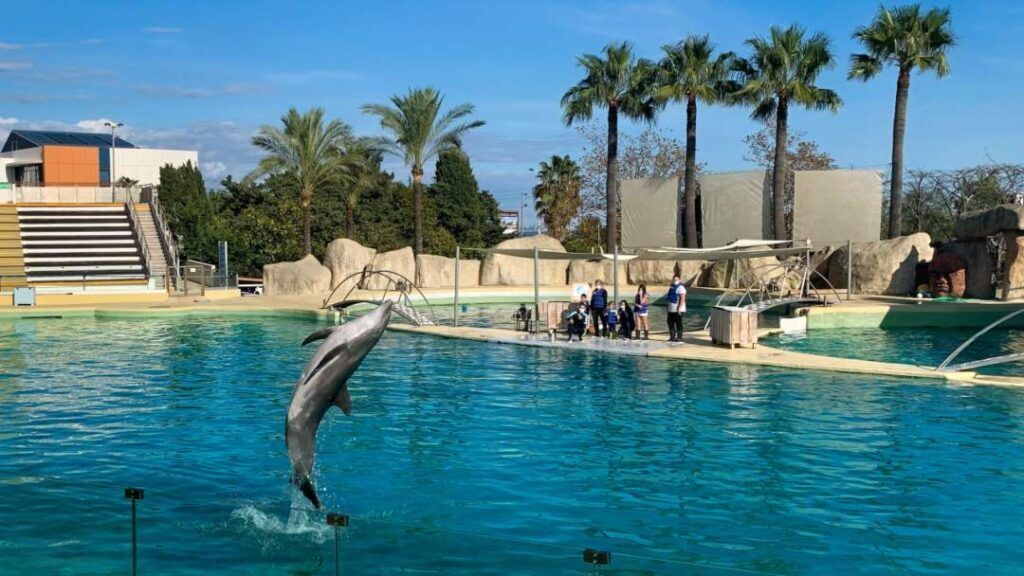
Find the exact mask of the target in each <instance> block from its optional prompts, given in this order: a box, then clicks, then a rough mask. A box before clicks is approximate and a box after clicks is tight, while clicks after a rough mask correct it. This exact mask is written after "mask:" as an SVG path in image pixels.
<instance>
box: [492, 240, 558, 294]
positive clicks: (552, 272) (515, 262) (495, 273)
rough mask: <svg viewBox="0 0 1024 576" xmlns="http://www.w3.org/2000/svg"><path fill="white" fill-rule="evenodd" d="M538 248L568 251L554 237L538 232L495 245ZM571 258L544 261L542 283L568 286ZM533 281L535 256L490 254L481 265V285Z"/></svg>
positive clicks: (502, 284) (510, 284)
mask: <svg viewBox="0 0 1024 576" xmlns="http://www.w3.org/2000/svg"><path fill="white" fill-rule="evenodd" d="M534 247H536V248H539V249H541V250H548V251H552V252H565V247H564V246H562V243H561V242H559V241H558V240H555V239H554V238H552V237H551V236H546V235H543V234H541V235H538V236H528V237H526V238H513V239H511V240H505V241H504V242H501V243H500V244H498V245H497V246H495V248H504V249H520V250H521V249H527V250H532V249H533V248H534ZM568 267H569V261H568V260H541V261H540V283H541V284H543V285H547V286H564V285H565V280H566V269H567V268H568ZM532 284H533V258H531V257H527V258H520V257H516V256H506V255H503V254H488V255H487V257H486V258H484V261H483V264H481V265H480V285H481V286H529V285H532Z"/></svg>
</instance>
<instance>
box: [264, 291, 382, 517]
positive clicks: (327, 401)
mask: <svg viewBox="0 0 1024 576" xmlns="http://www.w3.org/2000/svg"><path fill="white" fill-rule="evenodd" d="M391 307H392V302H391V301H390V300H385V301H384V302H383V303H382V304H381V305H380V306H378V307H377V308H376V309H375V310H374V311H372V312H369V313H367V314H364V315H362V316H360V317H358V318H356V319H354V320H351V321H349V322H346V323H344V324H341V325H339V326H332V327H331V328H325V329H323V330H318V331H316V332H313V333H312V334H310V335H309V336H308V337H306V339H305V340H304V341H303V342H302V345H303V346H305V345H306V344H309V343H310V342H315V341H317V340H323V343H321V344H320V347H319V348H317V350H316V352H314V353H313V357H312V358H310V359H309V363H308V364H306V368H305V369H304V370H303V371H302V375H301V376H299V381H298V382H296V383H295V388H294V389H293V390H292V400H291V403H290V404H289V405H288V417H287V419H286V421H285V428H284V437H285V443H286V444H287V446H288V458H289V459H291V462H292V478H291V481H292V484H294V485H295V486H298V488H299V489H300V490H301V491H302V493H303V494H304V495H305V496H306V498H308V499H309V501H310V502H312V503H313V506H315V507H316V508H317V509H319V508H320V499H319V498H318V497H317V495H316V488H314V487H313V481H312V479H311V478H310V474H312V472H313V456H314V454H313V451H314V449H315V448H316V431H317V428H319V427H320V421H321V420H323V417H324V415H325V414H327V410H328V409H329V408H330V407H331V405H332V404H334V405H335V406H337V407H339V408H341V410H342V411H343V412H344V413H345V414H349V413H350V412H351V411H352V398H351V396H349V393H348V379H349V378H350V377H351V376H352V374H353V373H354V372H355V371H356V369H357V368H359V364H360V363H361V362H362V361H363V358H366V355H367V354H369V353H370V350H372V349H373V347H374V346H375V345H376V344H377V341H378V340H380V337H381V335H382V334H384V329H385V328H387V325H388V320H390V318H391Z"/></svg>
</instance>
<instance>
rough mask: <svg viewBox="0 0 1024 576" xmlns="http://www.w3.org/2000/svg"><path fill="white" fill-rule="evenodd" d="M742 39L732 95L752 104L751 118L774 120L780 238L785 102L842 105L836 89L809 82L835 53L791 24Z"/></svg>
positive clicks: (782, 233) (779, 236)
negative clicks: (744, 50)
mask: <svg viewBox="0 0 1024 576" xmlns="http://www.w3.org/2000/svg"><path fill="white" fill-rule="evenodd" d="M746 44H747V46H749V47H750V48H751V50H752V54H751V55H750V57H749V58H741V59H738V60H736V61H735V63H734V69H735V70H736V72H737V73H738V76H739V78H740V85H741V87H740V89H739V90H738V91H737V92H736V93H735V95H734V96H735V97H736V98H737V99H738V100H739V101H743V102H747V103H749V104H752V105H753V106H754V110H753V112H752V113H751V117H752V118H754V119H755V120H760V121H766V120H769V119H772V118H774V119H775V160H774V162H773V163H772V216H773V223H774V228H775V239H776V240H786V239H787V238H786V237H787V233H786V214H785V188H786V175H787V166H786V138H787V131H788V129H789V106H790V104H797V105H800V106H803V107H805V108H808V109H811V110H826V109H827V110H831V111H833V112H835V111H837V110H838V109H839V107H840V106H842V103H843V102H842V100H841V99H840V98H839V95H838V94H836V93H835V92H834V91H832V90H829V89H828V88H821V87H818V86H816V85H815V84H814V82H815V81H816V80H817V79H818V75H820V74H821V73H822V72H823V71H824V70H826V69H828V68H831V67H832V66H833V65H834V64H835V58H834V57H833V55H832V50H831V48H830V46H829V39H828V36H826V35H824V34H822V33H817V34H814V35H813V36H811V37H810V38H807V39H804V30H803V29H802V28H800V27H799V26H797V25H796V24H793V25H791V26H789V27H788V28H780V27H778V26H772V28H771V33H770V35H769V37H768V38H763V37H760V36H755V37H754V38H750V39H749V40H747V41H746Z"/></svg>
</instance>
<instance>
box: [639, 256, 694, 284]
mask: <svg viewBox="0 0 1024 576" xmlns="http://www.w3.org/2000/svg"><path fill="white" fill-rule="evenodd" d="M706 265H707V262H704V261H702V260H679V261H675V260H636V259H634V260H630V261H629V266H628V270H629V282H630V284H636V285H639V284H646V285H647V286H648V287H651V286H661V285H665V286H667V285H668V284H670V283H671V282H672V277H673V276H676V275H678V276H679V279H680V280H681V281H682V282H683V284H686V285H687V286H692V285H694V284H696V283H697V280H698V279H699V278H700V276H701V274H702V273H703V272H704V268H705V267H706Z"/></svg>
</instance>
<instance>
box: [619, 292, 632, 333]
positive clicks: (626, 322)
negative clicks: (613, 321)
mask: <svg viewBox="0 0 1024 576" xmlns="http://www.w3.org/2000/svg"><path fill="white" fill-rule="evenodd" d="M633 330H636V319H635V318H634V317H633V310H631V309H630V307H629V303H628V302H626V301H625V300H623V301H621V302H619V335H620V336H622V337H623V338H625V339H626V340H631V339H632V338H631V337H632V335H633Z"/></svg>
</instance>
